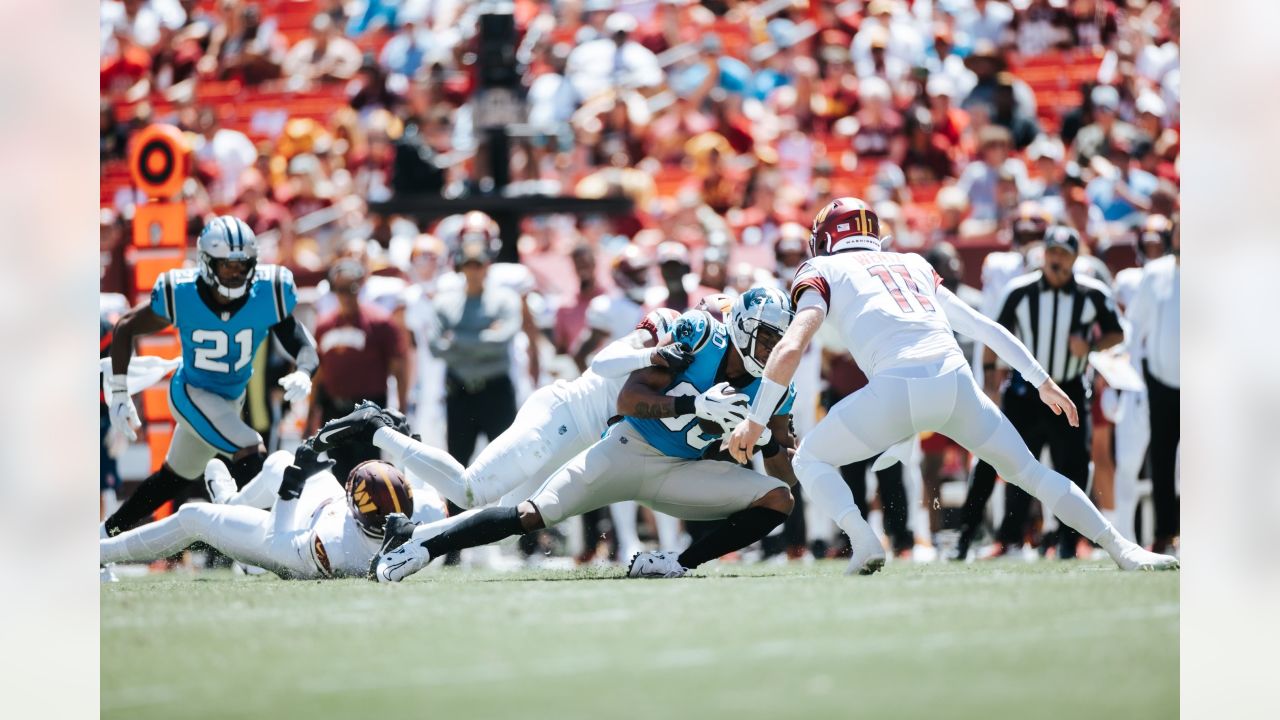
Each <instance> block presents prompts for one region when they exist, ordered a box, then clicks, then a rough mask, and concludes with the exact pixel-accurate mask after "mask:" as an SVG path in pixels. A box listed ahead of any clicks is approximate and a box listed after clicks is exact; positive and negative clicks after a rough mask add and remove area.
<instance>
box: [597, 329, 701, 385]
mask: <svg viewBox="0 0 1280 720" xmlns="http://www.w3.org/2000/svg"><path fill="white" fill-rule="evenodd" d="M647 335H648V333H645V332H643V331H639V330H637V331H636V332H634V333H632V334H631V335H628V336H626V337H624V338H622V339H620V340H614V341H613V342H611V343H609V344H608V345H605V346H604V348H602V349H601V350H600V352H598V353H596V354H595V357H593V358H591V366H590V367H591V371H592V372H594V373H595V374H597V375H599V376H601V377H607V378H615V377H622V376H623V375H626V374H628V373H632V372H635V371H636V370H643V369H644V368H647V367H659V368H667V369H670V370H683V369H685V368H687V367H689V365H690V364H691V363H692V362H693V353H691V352H689V351H688V348H686V347H685V346H684V345H682V344H680V343H672V342H667V343H665V344H662V345H659V346H657V347H654V344H653V341H652V340H651V339H646V338H642V337H641V336H647ZM637 345H640V347H636V346H637Z"/></svg>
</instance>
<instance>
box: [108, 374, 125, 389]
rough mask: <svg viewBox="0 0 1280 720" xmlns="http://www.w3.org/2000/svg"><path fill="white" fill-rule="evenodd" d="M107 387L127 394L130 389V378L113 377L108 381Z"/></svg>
mask: <svg viewBox="0 0 1280 720" xmlns="http://www.w3.org/2000/svg"><path fill="white" fill-rule="evenodd" d="M107 387H109V388H111V389H112V390H113V391H116V392H125V391H126V390H128V389H129V376H128V375H112V376H111V379H110V380H109V381H107Z"/></svg>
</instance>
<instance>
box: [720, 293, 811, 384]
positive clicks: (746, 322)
mask: <svg viewBox="0 0 1280 720" xmlns="http://www.w3.org/2000/svg"><path fill="white" fill-rule="evenodd" d="M794 316H795V313H793V312H792V310H791V302H790V301H789V300H788V299H787V296H786V295H783V294H782V292H781V291H779V290H776V289H774V288H763V287H756V288H752V289H750V290H748V291H747V292H745V293H743V294H742V295H741V296H739V297H738V299H737V300H736V301H735V302H734V304H733V308H732V309H731V311H730V316H729V325H730V334H731V335H732V336H733V347H734V349H735V350H737V351H738V356H739V357H741V358H742V365H743V367H744V368H746V371H747V372H748V373H750V374H751V376H752V377H760V376H762V375H764V366H765V364H766V363H767V362H768V361H769V355H770V354H771V353H772V352H773V348H774V347H775V346H776V345H777V344H778V341H780V340H781V339H782V336H783V335H784V334H785V333H786V332H787V328H788V327H790V325H791V319H792V318H793V317H794Z"/></svg>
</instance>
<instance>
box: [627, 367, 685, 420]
mask: <svg viewBox="0 0 1280 720" xmlns="http://www.w3.org/2000/svg"><path fill="white" fill-rule="evenodd" d="M674 377H675V376H674V375H673V374H672V372H671V371H670V370H667V369H666V368H658V367H649V368H645V369H643V370H637V371H635V372H633V373H631V376H630V377H628V378H627V382H626V384H625V385H623V386H622V391H621V392H619V393H618V414H619V415H626V416H627V417H633V418H667V417H679V416H681V415H692V414H693V413H694V400H693V396H692V395H681V396H679V397H675V396H671V395H667V394H666V393H665V392H663V389H664V388H666V387H667V386H668V385H670V384H671V380H672V379H673V378H674Z"/></svg>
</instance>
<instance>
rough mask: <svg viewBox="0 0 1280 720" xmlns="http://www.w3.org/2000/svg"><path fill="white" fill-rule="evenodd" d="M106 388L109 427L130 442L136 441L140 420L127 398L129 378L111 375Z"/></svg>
mask: <svg viewBox="0 0 1280 720" xmlns="http://www.w3.org/2000/svg"><path fill="white" fill-rule="evenodd" d="M107 386H108V387H109V388H110V389H111V407H110V413H111V427H112V428H114V429H115V431H116V432H118V433H120V434H121V435H123V436H124V437H127V438H129V441H130V442H133V441H135V440H137V439H138V429H139V428H141V427H142V420H141V418H139V417H138V408H136V407H134V405H133V398H131V397H129V376H128V375H112V376H111V381H110V382H109V383H107Z"/></svg>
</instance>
